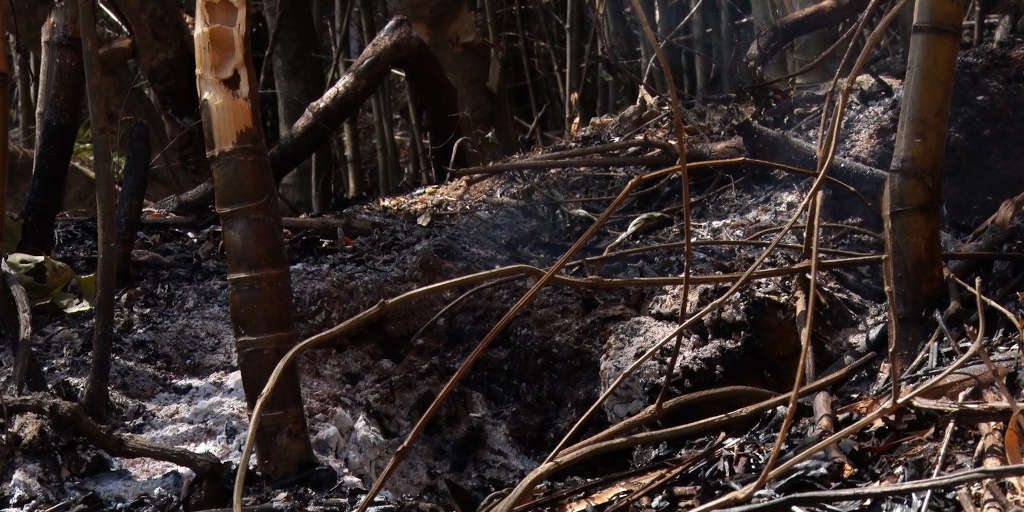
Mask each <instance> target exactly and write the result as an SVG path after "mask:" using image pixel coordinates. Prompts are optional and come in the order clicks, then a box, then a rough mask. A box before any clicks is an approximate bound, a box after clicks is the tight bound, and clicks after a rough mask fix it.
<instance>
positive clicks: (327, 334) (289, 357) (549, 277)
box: [234, 158, 880, 512]
mask: <svg viewBox="0 0 1024 512" xmlns="http://www.w3.org/2000/svg"><path fill="white" fill-rule="evenodd" d="M742 163H752V164H757V165H764V166H770V167H777V166H778V164H776V163H774V162H767V161H763V160H755V159H749V158H733V159H728V160H712V161H707V162H697V163H692V164H688V166H689V167H692V168H702V167H711V166H725V165H737V164H742ZM678 171H679V169H678V167H677V166H673V167H668V168H666V169H662V170H660V171H654V172H651V173H648V174H645V175H643V176H637V177H635V178H633V179H632V180H630V182H629V183H628V184H627V185H626V187H625V188H624V189H623V190H622V192H621V193H620V194H619V196H618V197H617V198H616V200H615V201H613V202H612V203H611V204H610V205H609V206H608V208H607V209H606V210H605V211H604V212H603V213H602V214H601V216H600V217H599V218H598V219H597V220H596V221H595V222H594V224H593V225H591V226H590V228H588V229H587V231H586V232H585V233H584V234H583V235H581V236H580V238H579V239H578V240H577V241H576V243H574V244H573V246H572V247H571V248H570V249H569V251H567V252H566V253H565V254H563V255H562V257H560V258H559V260H558V262H556V263H555V265H554V266H553V267H551V268H550V269H549V270H547V271H544V270H541V269H538V268H536V267H531V266H529V265H513V266H510V267H504V268H502V269H497V271H488V272H482V273H477V274H473V275H471V276H466V277H464V278H457V279H452V280H449V281H444V282H441V283H437V284H435V285H431V286H427V287H424V288H419V289H417V290H413V291H411V292H407V293H405V294H403V295H400V296H399V297H396V298H394V299H390V300H382V301H381V302H379V303H378V304H377V305H376V306H374V307H373V308H370V309H368V310H365V311H363V312H362V313H360V314H358V315H356V316H354V317H352V318H350V319H348V320H346V321H344V322H342V323H341V324H339V325H337V326H335V327H333V328H331V329H328V330H327V331H324V332H321V333H320V334H317V335H315V336H313V337H310V338H307V339H306V340H304V341H303V342H301V343H299V344H297V345H295V346H294V347H293V348H292V349H291V350H289V351H288V352H287V353H286V354H285V355H284V356H283V357H282V358H281V359H280V360H279V361H278V363H277V366H276V367H275V368H274V371H273V372H272V373H271V375H270V378H268V379H267V383H266V385H265V386H264V388H263V391H262V392H261V393H260V396H259V398H258V399H257V400H256V404H255V406H254V407H253V411H252V414H251V415H250V419H249V431H248V433H247V435H246V442H245V448H244V449H243V451H242V458H241V460H242V461H247V460H248V456H249V455H250V454H251V453H252V444H253V442H254V440H255V432H256V431H257V430H258V428H259V423H260V421H259V416H260V413H261V412H262V410H263V408H264V406H265V403H266V399H267V397H268V396H269V395H270V394H271V393H272V392H273V390H274V388H275V387H276V385H277V381H278V380H279V379H280V375H281V374H282V373H283V372H284V370H285V369H286V368H287V367H288V365H290V364H291V363H292V362H294V360H295V359H296V358H297V357H298V356H299V354H301V353H302V352H304V351H306V350H307V349H310V348H314V347H316V346H319V345H321V344H323V343H325V342H327V341H329V340H331V339H334V338H335V337H337V336H338V335H340V334H341V333H344V332H346V331H348V330H350V329H351V328H353V327H355V326H358V325H362V324H363V323H365V322H366V321H367V320H369V319H370V318H374V317H376V316H377V315H379V314H381V313H383V312H385V311H390V310H391V309H393V308H394V307H395V306H396V305H399V304H402V303H404V302H408V301H409V300H412V299H414V298H418V297H422V296H426V295H429V294H431V293H435V292H436V291H438V290H439V289H447V288H451V287H454V286H460V285H464V284H470V283H474V282H479V281H481V280H484V279H492V278H495V277H504V276H508V275H514V274H517V273H520V272H529V273H532V274H535V275H541V274H542V277H541V278H540V279H539V280H538V281H537V283H536V284H534V285H533V287H531V288H530V289H529V290H528V291H527V292H526V294H524V295H523V297H522V298H521V299H520V300H519V301H518V302H517V303H516V304H515V305H514V306H513V307H512V309H510V310H509V312H507V313H506V314H505V316H503V317H502V318H501V320H499V321H498V323H497V324H495V326H494V328H493V329H492V330H491V331H490V332H489V333H488V334H487V336H485V337H484V339H483V340H481V342H480V344H479V345H478V346H477V347H476V348H475V349H474V350H473V352H472V353H471V354H470V355H469V356H468V357H467V358H466V361H465V362H463V364H462V365H461V366H460V367H459V369H458V370H457V371H456V373H455V374H454V375H453V376H452V377H451V379H450V380H449V381H448V383H446V384H445V386H444V387H443V388H442V389H441V391H440V393H439V394H438V397H437V398H436V399H435V401H434V402H433V403H432V404H431V406H430V407H429V408H428V409H427V411H426V412H425V413H424V414H423V417H421V418H420V420H419V421H418V422H417V423H416V425H415V426H414V427H413V430H412V431H411V432H410V434H409V436H408V437H407V438H406V441H405V442H403V444H402V446H400V447H399V449H398V451H397V452H396V454H395V456H393V457H392V460H391V461H389V463H388V465H387V466H386V467H385V469H384V472H382V473H381V475H380V476H379V477H378V479H377V481H376V482H375V483H374V485H373V487H372V488H371V491H370V493H369V494H368V495H367V496H368V497H367V498H364V501H363V502H362V505H361V507H363V508H365V506H367V505H368V504H369V503H371V502H372V501H373V497H374V496H376V493H378V492H379V491H380V487H381V486H382V485H383V483H384V481H386V480H387V477H388V476H390V473H391V472H393V471H394V468H395V465H396V464H397V461H398V460H400V459H399V456H404V454H405V453H406V452H407V451H408V449H409V443H410V442H411V440H412V439H415V437H416V436H417V435H418V434H419V432H420V431H421V430H422V429H423V427H424V426H425V424H426V421H427V420H429V419H430V417H431V416H432V415H433V414H434V413H435V412H436V410H437V408H438V407H439V405H440V403H441V402H442V401H443V399H444V398H445V397H446V396H447V394H448V393H450V392H451V389H452V388H453V387H454V385H455V384H457V383H458V381H459V380H461V378H462V377H463V376H465V374H466V373H467V372H468V371H469V366H471V365H472V363H473V362H475V361H476V359H478V358H479V357H480V355H481V354H482V353H483V351H484V350H485V349H486V347H487V346H488V345H489V344H490V343H491V342H492V341H493V340H494V338H495V337H497V335H498V333H499V332H500V331H501V330H502V329H504V328H505V327H506V326H507V325H508V324H509V323H510V322H511V321H512V318H513V317H514V316H515V315H516V314H517V313H518V312H519V311H521V310H522V308H523V307H525V306H526V304H527V303H528V302H529V301H530V300H531V299H532V298H533V297H534V296H535V295H536V294H537V292H538V291H539V290H540V288H541V287H542V286H544V285H546V284H548V283H551V282H555V283H578V284H581V285H586V286H595V287H605V286H637V285H648V284H649V285H665V284H677V283H678V282H679V281H680V280H679V279H678V278H641V279H630V280H621V279H620V280H594V279H574V278H568V277H564V276H556V275H555V274H556V272H558V271H559V270H560V269H561V268H562V267H563V266H565V264H566V263H567V262H568V259H569V258H570V257H572V255H573V254H575V253H576V252H578V251H579V249H581V248H582V246H583V245H584V244H586V242H587V241H589V240H590V238H592V237H593V236H594V234H595V233H596V232H597V231H598V230H599V229H600V227H601V226H602V225H603V224H604V223H605V222H607V220H608V219H609V218H610V217H611V215H612V213H614V212H615V210H616V209H617V208H618V207H619V205H621V203H622V202H623V201H624V200H625V199H626V198H627V197H628V195H629V192H630V191H632V189H633V188H635V187H636V186H637V185H638V184H640V183H644V182H646V181H651V180H656V179H659V178H662V177H664V176H667V175H669V174H672V173H675V172H678ZM824 177H825V176H824V174H823V175H820V176H818V178H817V179H816V180H815V183H814V185H812V189H815V188H820V187H821V185H822V184H823V183H824ZM805 202H806V201H805ZM805 206H806V205H805ZM795 221H796V218H795V217H794V218H793V219H792V220H791V222H793V223H795ZM781 238H782V237H781V236H780V237H778V238H777V239H776V240H775V244H776V245H777V244H778V242H779V241H780V240H781ZM773 249H774V245H769V247H768V249H767V250H766V251H765V253H764V254H762V255H761V257H760V258H759V259H758V261H756V262H755V264H754V265H752V266H751V267H750V268H748V269H747V270H746V271H745V272H744V273H743V274H742V275H740V274H731V275H722V276H719V275H715V276H705V277H704V278H702V279H700V280H698V279H697V278H694V279H692V280H693V281H694V282H698V281H700V282H707V283H711V282H728V281H731V280H734V279H735V280H739V284H736V285H733V287H732V288H731V289H730V290H732V291H733V292H735V290H737V289H739V286H740V285H742V284H744V283H746V282H748V281H749V280H750V279H751V278H753V277H755V274H759V275H765V276H767V275H768V274H770V275H771V276H778V275H788V274H791V273H793V272H794V271H800V270H802V267H800V266H799V265H798V266H795V267H792V268H789V269H783V270H781V271H780V270H779V269H773V270H767V271H763V272H760V273H758V272H756V270H757V268H758V267H759V266H760V264H761V263H762V262H764V260H765V259H767V257H768V254H769V253H770V252H771V251H772V250H773ZM877 261H880V258H879V257H877V256H868V257H860V258H849V259H846V260H843V261H842V262H841V263H840V262H838V261H837V262H836V264H841V265H850V264H853V265H859V264H864V263H874V262H877ZM826 263H827V262H822V268H824V267H825V266H826ZM766 272H767V273H768V274H766ZM726 298H727V297H726ZM723 302H724V299H722V298H720V299H719V300H718V301H716V303H714V304H713V305H711V306H709V307H706V308H705V309H704V310H702V315H703V314H707V312H709V311H711V310H712V309H714V307H717V305H720V304H721V303H723ZM694 321H695V320H694V319H693V318H691V319H690V320H688V321H687V324H686V325H684V326H682V327H681V328H680V330H679V332H682V331H681V329H682V328H686V327H689V325H692V323H693V322H694ZM674 334H675V333H673V334H671V335H670V336H674ZM669 339H670V338H666V339H665V340H663V341H662V344H661V346H663V345H664V344H665V343H667V342H668V340H669ZM657 348H660V346H659V347H655V348H654V349H652V350H655V349H657ZM651 355H653V352H650V353H649V354H648V355H647V356H646V357H647V358H650V356H651ZM643 361H646V359H643V360H642V361H640V363H642V362H643ZM640 363H635V364H634V367H633V368H632V369H631V370H629V371H633V370H635V367H636V366H639V364H640ZM620 380H621V377H620ZM612 389H614V388H612ZM602 400H603V399H602ZM599 405H600V403H598V404H596V405H595V406H594V407H593V408H592V410H591V412H590V414H592V412H593V410H594V409H596V407H597V406H599ZM247 470H248V468H247V464H244V463H243V464H239V467H238V473H237V474H236V477H235V487H234V501H235V503H236V505H237V504H240V503H241V500H242V492H243V490H244V486H243V483H244V480H245V473H246V471H247ZM359 512H365V510H360V511H359Z"/></svg>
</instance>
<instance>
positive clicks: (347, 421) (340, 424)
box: [331, 407, 355, 443]
mask: <svg viewBox="0 0 1024 512" xmlns="http://www.w3.org/2000/svg"><path fill="white" fill-rule="evenodd" d="M331 422H332V423H333V424H334V426H335V427H337V428H338V432H340V433H341V437H342V442H344V443H347V442H348V436H349V435H350V434H352V427H353V425H354V424H355V422H353V421H352V415H350V414H349V413H348V411H346V410H345V409H342V408H341V407H339V408H338V411H337V412H335V413H334V418H332V420H331Z"/></svg>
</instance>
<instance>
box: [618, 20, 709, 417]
mask: <svg viewBox="0 0 1024 512" xmlns="http://www.w3.org/2000/svg"><path fill="white" fill-rule="evenodd" d="M631 2H632V4H633V12H634V13H636V15H637V17H638V18H640V24H641V25H643V29H644V34H646V35H647V40H648V42H650V43H651V48H652V49H653V50H654V55H655V56H657V57H658V65H659V66H661V72H662V73H663V74H664V75H665V83H666V84H667V85H668V94H669V96H671V98H670V99H671V100H672V125H673V126H674V127H675V130H676V152H677V153H678V155H677V156H678V158H679V161H678V162H676V164H677V165H678V166H679V178H680V179H681V180H682V190H683V242H684V243H683V289H682V292H681V297H680V299H679V300H680V304H679V323H683V322H685V321H686V315H687V313H688V311H689V309H690V274H691V272H692V271H693V270H692V267H693V264H692V263H693V248H692V247H691V243H690V242H691V241H692V236H693V233H692V231H691V226H690V217H691V210H692V208H691V205H690V171H689V170H688V169H687V166H686V126H685V125H684V124H683V110H682V107H681V106H680V105H679V92H678V91H677V90H676V81H675V79H674V78H673V77H672V68H671V67H670V66H669V63H668V58H666V57H665V52H664V51H662V47H661V45H659V44H658V36H657V35H655V34H654V29H653V28H652V27H651V23H650V22H649V21H648V20H647V14H646V12H645V11H644V9H643V7H642V6H641V5H640V0H631ZM694 11H696V9H694ZM682 345H683V333H682V332H680V333H679V335H678V336H676V345H675V347H674V348H673V349H672V357H671V359H669V364H668V368H666V369H665V380H664V381H663V382H662V383H661V391H659V392H658V399H657V400H656V401H655V402H654V404H655V406H656V407H657V408H661V404H662V402H664V401H665V393H666V392H667V391H668V384H669V381H671V380H672V374H673V373H675V367H676V361H677V360H678V359H679V349H680V348H681V347H682Z"/></svg>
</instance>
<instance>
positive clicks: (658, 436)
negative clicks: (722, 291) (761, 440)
mask: <svg viewBox="0 0 1024 512" xmlns="http://www.w3.org/2000/svg"><path fill="white" fill-rule="evenodd" d="M669 339H671V338H669ZM874 356H875V354H874V353H869V354H867V355H865V356H863V357H861V358H860V359H858V360H856V361H854V362H852V363H850V365H848V366H847V367H845V368H843V369H841V370H839V371H837V372H835V373H833V374H831V375H828V376H827V377H825V378H822V379H819V380H817V381H816V382H814V383H812V384H809V385H807V386H805V387H804V388H803V389H801V390H800V395H801V396H806V395H808V394H810V393H814V392H816V391H818V390H821V389H824V388H826V387H828V386H831V385H832V384H834V383H836V382H839V381H841V380H843V379H845V378H847V377H848V376H849V375H850V374H852V373H853V372H854V371H855V370H857V369H858V368H860V367H861V366H862V365H864V364H865V363H867V362H868V361H870V360H871V359H872V358H873V357H874ZM788 400H789V393H787V394H785V395H779V396H777V397H775V398H771V399H769V400H765V401H762V402H759V403H756V404H753V405H748V406H746V407H742V408H739V409H736V410H734V411H730V412H727V413H724V414H719V415H717V416H712V417H710V418H704V419H701V420H697V421H693V422H690V423H687V424H684V425H677V426H675V427H669V428H665V429H661V430H654V431H651V432H642V433H639V434H633V435H629V436H623V437H619V438H616V439H610V440H607V441H600V442H589V440H587V441H584V442H583V443H579V444H577V445H575V446H572V447H570V448H567V449H565V450H564V451H562V452H561V453H559V455H558V457H556V458H555V459H554V460H551V461H549V462H545V463H543V464H541V465H540V466H537V467H536V468H535V469H534V470H533V471H531V472H530V473H529V474H528V475H526V476H525V477H524V478H523V479H522V480H521V481H520V482H519V483H518V484H517V485H516V487H515V488H514V489H513V490H512V492H511V493H510V494H509V496H508V498H512V500H513V502H514V501H515V500H516V498H517V497H518V496H521V495H522V494H523V493H524V492H526V491H529V490H530V489H532V488H533V487H534V486H535V485H536V484H538V483H540V482H541V481H542V480H544V479H545V478H547V477H549V476H551V475H553V474H555V473H557V472H560V471H563V470H566V469H568V468H570V467H572V466H573V465H575V464H579V463H581V462H583V461H586V460H589V459H591V458H593V457H597V456H599V455H604V454H607V453H611V452H615V451H621V450H625V449H629V448H632V447H634V446H638V445H641V444H654V443H660V442H663V441H667V440H670V439H677V438H681V437H685V436H692V435H695V434H699V433H703V432H707V431H709V430H714V429H721V428H725V427H727V426H729V425H731V424H734V423H736V422H739V421H743V420H746V419H749V418H751V417H753V416H754V415H756V414H760V413H762V412H763V411H766V410H768V409H770V408H773V407H777V406H779V405H782V404H784V403H786V402H787V401H788ZM669 403H671V401H670V402H669ZM666 405H667V404H666ZM508 498H506V500H507V499H508ZM503 504H504V502H502V504H499V508H496V509H493V512H497V511H498V510H508V509H506V508H501V505H503Z"/></svg>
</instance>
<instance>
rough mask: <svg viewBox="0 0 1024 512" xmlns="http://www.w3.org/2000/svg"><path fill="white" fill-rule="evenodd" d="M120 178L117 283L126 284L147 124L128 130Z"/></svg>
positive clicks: (145, 162) (142, 187)
mask: <svg viewBox="0 0 1024 512" xmlns="http://www.w3.org/2000/svg"><path fill="white" fill-rule="evenodd" d="M125 153H126V154H125V161H124V180H123V181H122V182H121V195H120V196H118V200H117V285H118V286H128V285H129V284H130V283H131V280H132V248H133V247H134V246H135V234H136V233H137V232H138V231H139V223H140V221H141V218H140V216H141V214H142V200H143V198H144V197H145V195H146V181H147V177H148V174H149V160H150V158H151V157H152V150H151V148H150V145H149V127H148V126H146V123H143V122H141V121H136V122H134V123H132V125H131V127H129V129H128V144H127V150H126V152H125Z"/></svg>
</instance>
